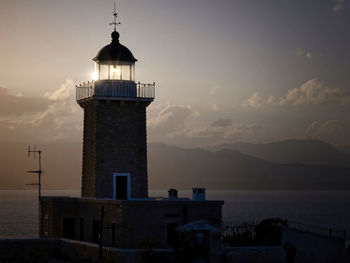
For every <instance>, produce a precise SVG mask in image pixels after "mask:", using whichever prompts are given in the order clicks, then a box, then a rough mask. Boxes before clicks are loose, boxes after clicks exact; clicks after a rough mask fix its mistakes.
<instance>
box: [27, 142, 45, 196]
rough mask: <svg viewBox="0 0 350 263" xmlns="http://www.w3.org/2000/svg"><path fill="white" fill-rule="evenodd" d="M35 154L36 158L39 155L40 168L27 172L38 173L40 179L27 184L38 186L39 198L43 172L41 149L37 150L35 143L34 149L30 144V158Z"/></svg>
mask: <svg viewBox="0 0 350 263" xmlns="http://www.w3.org/2000/svg"><path fill="white" fill-rule="evenodd" d="M32 154H33V157H34V159H36V154H38V155H39V160H38V161H39V167H38V170H30V171H27V173H32V174H37V175H38V181H37V182H34V183H31V184H26V185H33V186H37V187H38V190H39V196H38V197H39V199H40V198H41V174H42V173H43V171H42V170H41V150H37V149H36V147H35V145H34V149H33V150H32V149H31V148H30V146H28V158H29V157H30V156H31V155H32Z"/></svg>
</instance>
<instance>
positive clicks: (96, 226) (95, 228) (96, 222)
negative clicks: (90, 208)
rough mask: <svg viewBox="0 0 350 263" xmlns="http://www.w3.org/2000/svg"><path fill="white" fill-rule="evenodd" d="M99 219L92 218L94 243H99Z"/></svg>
mask: <svg viewBox="0 0 350 263" xmlns="http://www.w3.org/2000/svg"><path fill="white" fill-rule="evenodd" d="M100 231H101V229H100V221H99V220H94V221H93V222H92V242H93V243H95V244H99V243H100V237H101V235H100Z"/></svg>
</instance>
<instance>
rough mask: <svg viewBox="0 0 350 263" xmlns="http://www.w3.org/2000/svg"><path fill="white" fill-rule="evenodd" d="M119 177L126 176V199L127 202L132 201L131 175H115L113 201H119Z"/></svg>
mask: <svg viewBox="0 0 350 263" xmlns="http://www.w3.org/2000/svg"><path fill="white" fill-rule="evenodd" d="M117 176H126V184H127V186H126V188H127V189H126V191H127V194H126V197H127V200H130V199H131V175H130V173H113V199H117V189H116V182H117V178H116V177H117Z"/></svg>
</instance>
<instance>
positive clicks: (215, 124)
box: [211, 119, 233, 127]
mask: <svg viewBox="0 0 350 263" xmlns="http://www.w3.org/2000/svg"><path fill="white" fill-rule="evenodd" d="M232 124H233V121H232V120H231V119H218V120H217V121H214V122H213V123H212V124H211V126H212V127H228V126H231V125H232Z"/></svg>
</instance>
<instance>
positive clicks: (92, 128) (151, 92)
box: [40, 12, 223, 250]
mask: <svg viewBox="0 0 350 263" xmlns="http://www.w3.org/2000/svg"><path fill="white" fill-rule="evenodd" d="M114 16H115V18H116V13H115V12H114ZM112 24H114V25H116V24H117V23H116V20H114V23H112ZM111 37H112V41H111V43H110V44H109V45H107V46H105V47H103V48H102V49H101V50H100V51H99V52H98V54H97V55H96V57H95V58H94V59H93V60H94V62H95V75H96V80H94V81H91V82H87V83H84V84H81V85H77V86H76V100H77V103H78V104H79V105H80V107H81V108H82V109H83V111H84V131H83V158H82V186H81V197H80V198H73V197H42V198H41V200H40V237H42V238H51V237H55V238H69V239H73V240H80V241H84V242H91V243H97V244H101V245H103V246H110V247H117V248H134V249H136V248H142V247H143V246H144V245H145V244H152V246H153V247H154V248H173V247H175V246H178V245H179V233H181V232H186V231H187V229H189V228H190V229H196V230H195V232H196V234H195V237H196V238H198V242H200V243H201V244H206V248H207V249H208V250H209V247H212V245H213V244H214V243H215V242H216V243H215V244H217V242H218V240H220V234H217V231H213V229H216V228H217V229H219V228H220V226H221V212H222V205H223V201H209V200H206V198H205V189H204V188H194V189H193V199H189V198H179V197H178V196H177V191H176V190H175V189H170V190H169V196H168V197H163V198H160V197H149V196H148V173H147V132H146V108H147V106H149V105H150V104H151V103H152V101H153V100H154V98H155V83H151V84H141V83H140V82H136V81H135V62H136V61H137V59H136V58H135V57H134V55H133V54H132V52H131V51H130V50H129V49H128V48H127V47H125V46H123V45H122V44H121V43H120V40H119V38H120V35H119V33H118V32H117V31H116V30H114V31H113V32H112V35H111ZM150 176H152V175H150ZM179 176H181V175H179ZM184 180H185V178H184ZM200 183H201V182H198V184H200ZM205 226H211V227H212V228H210V227H205ZM214 236H215V237H214ZM203 240H205V242H203ZM210 240H211V241H210ZM213 240H214V241H213ZM215 240H216V241H215ZM210 242H214V243H213V244H209V243H210Z"/></svg>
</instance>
